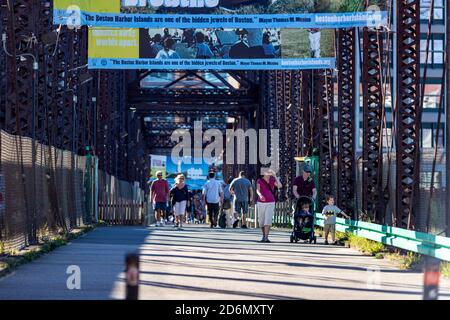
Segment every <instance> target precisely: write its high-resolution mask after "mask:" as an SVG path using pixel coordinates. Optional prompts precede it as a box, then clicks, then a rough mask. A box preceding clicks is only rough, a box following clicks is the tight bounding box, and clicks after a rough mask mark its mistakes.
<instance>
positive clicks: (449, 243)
mask: <svg viewBox="0 0 450 320" xmlns="http://www.w3.org/2000/svg"><path fill="white" fill-rule="evenodd" d="M291 213H292V202H291V201H290V200H288V201H285V202H279V203H277V204H276V209H275V215H274V218H273V224H274V226H277V227H291V226H292V216H291ZM255 216H256V215H255ZM315 216H316V219H315V223H316V225H317V226H320V227H323V225H324V216H323V215H322V214H321V213H316V215H315ZM336 230H337V231H341V232H351V233H352V234H354V235H357V236H360V237H363V238H366V239H369V240H373V241H377V242H380V243H383V244H385V245H388V246H393V247H396V248H399V249H404V250H408V251H411V252H415V253H418V254H422V255H426V256H431V257H434V258H437V259H440V260H444V261H450V238H447V237H442V236H436V235H433V234H429V233H424V232H418V231H413V230H406V229H402V228H396V227H391V226H387V225H380V224H375V223H369V222H363V221H354V220H346V219H342V218H337V219H336Z"/></svg>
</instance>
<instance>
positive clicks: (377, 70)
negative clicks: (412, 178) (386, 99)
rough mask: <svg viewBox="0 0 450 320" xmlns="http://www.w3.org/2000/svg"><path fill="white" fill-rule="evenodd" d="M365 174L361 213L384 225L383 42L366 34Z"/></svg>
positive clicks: (367, 31) (371, 33)
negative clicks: (382, 210)
mask: <svg viewBox="0 0 450 320" xmlns="http://www.w3.org/2000/svg"><path fill="white" fill-rule="evenodd" d="M363 46H364V48H365V49H364V51H363V68H362V87H363V88H362V90H363V143H362V144H363V173H362V210H363V212H364V213H365V214H368V216H369V217H370V218H371V220H372V221H376V222H379V223H382V221H383V220H384V219H383V217H382V212H381V210H380V208H381V204H380V202H381V201H382V199H383V196H382V194H383V193H382V190H383V188H382V183H383V181H382V178H383V175H382V168H383V164H382V160H383V158H382V151H383V149H382V148H383V146H382V131H381V125H382V115H383V95H382V83H381V72H382V71H381V50H382V48H383V42H382V38H381V36H380V35H379V32H378V31H376V30H371V29H368V28H364V30H363Z"/></svg>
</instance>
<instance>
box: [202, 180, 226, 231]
mask: <svg viewBox="0 0 450 320" xmlns="http://www.w3.org/2000/svg"><path fill="white" fill-rule="evenodd" d="M215 177H216V175H215V173H214V172H210V173H209V174H208V181H207V182H206V183H205V185H204V186H203V203H205V204H206V208H207V212H208V216H209V221H210V222H211V228H214V227H217V218H218V215H219V210H220V206H221V205H222V203H223V188H222V183H221V182H219V181H218V180H216V178H215Z"/></svg>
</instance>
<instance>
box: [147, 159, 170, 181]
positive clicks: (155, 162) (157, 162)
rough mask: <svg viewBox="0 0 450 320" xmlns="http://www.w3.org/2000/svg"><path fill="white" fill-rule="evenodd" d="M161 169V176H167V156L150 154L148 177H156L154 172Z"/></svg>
mask: <svg viewBox="0 0 450 320" xmlns="http://www.w3.org/2000/svg"><path fill="white" fill-rule="evenodd" d="M158 171H161V172H162V174H163V178H167V157H166V156H160V155H154V154H151V155H150V178H151V179H156V172H158Z"/></svg>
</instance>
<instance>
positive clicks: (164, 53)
mask: <svg viewBox="0 0 450 320" xmlns="http://www.w3.org/2000/svg"><path fill="white" fill-rule="evenodd" d="M174 44H175V42H174V41H173V39H172V38H166V39H165V40H164V48H163V49H162V50H160V51H159V52H158V54H157V55H156V59H180V55H179V54H178V53H177V52H176V51H174V50H172V47H173V45H174Z"/></svg>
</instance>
